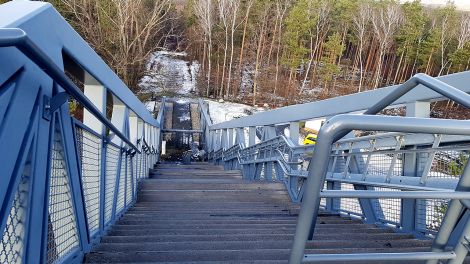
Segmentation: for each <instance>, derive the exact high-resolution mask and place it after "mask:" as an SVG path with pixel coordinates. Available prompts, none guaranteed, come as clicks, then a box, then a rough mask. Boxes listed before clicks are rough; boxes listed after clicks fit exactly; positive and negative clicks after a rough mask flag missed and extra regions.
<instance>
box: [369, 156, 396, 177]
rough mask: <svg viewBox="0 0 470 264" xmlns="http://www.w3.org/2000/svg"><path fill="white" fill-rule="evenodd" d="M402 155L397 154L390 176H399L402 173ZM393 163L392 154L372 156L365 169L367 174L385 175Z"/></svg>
mask: <svg viewBox="0 0 470 264" xmlns="http://www.w3.org/2000/svg"><path fill="white" fill-rule="evenodd" d="M402 156H403V154H401V153H400V154H398V157H397V160H396V161H395V164H394V165H393V168H392V174H391V176H400V175H402V172H403V160H402ZM392 162H393V154H381V153H377V154H372V155H371V157H370V161H369V166H368V167H367V174H371V175H387V174H388V172H389V170H390V167H391V166H392Z"/></svg>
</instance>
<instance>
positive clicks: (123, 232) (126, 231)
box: [108, 226, 393, 236]
mask: <svg viewBox="0 0 470 264" xmlns="http://www.w3.org/2000/svg"><path fill="white" fill-rule="evenodd" d="M234 233H236V234H294V233H295V228H275V227H273V228H262V229H236V230H234V229H192V228H189V229H165V228H147V229H142V227H139V228H135V229H132V228H131V226H128V227H126V228H122V229H111V230H110V231H109V233H108V235H110V236H135V235H139V236H142V235H152V236H156V235H213V234H220V235H229V234H234ZM332 233H335V234H342V235H343V236H348V235H351V234H356V233H366V234H372V233H387V230H382V229H378V228H374V227H370V228H367V227H364V228H354V229H351V228H343V229H338V228H322V229H318V230H315V235H317V234H332ZM388 233H393V230H389V231H388Z"/></svg>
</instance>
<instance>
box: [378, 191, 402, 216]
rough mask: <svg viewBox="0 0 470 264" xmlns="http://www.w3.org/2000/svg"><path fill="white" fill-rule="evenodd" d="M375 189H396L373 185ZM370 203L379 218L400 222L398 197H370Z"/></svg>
mask: <svg viewBox="0 0 470 264" xmlns="http://www.w3.org/2000/svg"><path fill="white" fill-rule="evenodd" d="M374 190H375V191H379V192H380V191H397V192H399V191H400V190H397V189H390V188H382V187H374ZM372 205H373V207H374V210H375V213H376V215H377V218H378V219H379V220H382V221H385V222H388V223H393V224H400V215H401V200H400V199H372Z"/></svg>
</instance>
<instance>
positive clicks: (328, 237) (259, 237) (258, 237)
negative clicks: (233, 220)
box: [101, 233, 413, 243]
mask: <svg viewBox="0 0 470 264" xmlns="http://www.w3.org/2000/svg"><path fill="white" fill-rule="evenodd" d="M344 238H345V237H344V234H328V233H325V234H316V235H315V240H321V241H332V240H341V239H344ZM412 238H413V235H410V234H398V233H372V234H369V233H368V234H364V233H356V234H354V235H350V236H349V237H348V239H357V240H383V239H386V240H401V239H412ZM292 239H294V234H281V235H279V234H264V235H263V234H228V235H219V234H215V235H178V236H174V235H160V236H150V235H148V236H145V235H143V236H139V235H135V236H105V237H104V238H103V239H102V240H101V242H103V243H141V242H148V241H152V242H181V241H214V242H215V241H272V240H290V241H292Z"/></svg>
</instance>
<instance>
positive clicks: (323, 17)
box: [300, 1, 331, 93]
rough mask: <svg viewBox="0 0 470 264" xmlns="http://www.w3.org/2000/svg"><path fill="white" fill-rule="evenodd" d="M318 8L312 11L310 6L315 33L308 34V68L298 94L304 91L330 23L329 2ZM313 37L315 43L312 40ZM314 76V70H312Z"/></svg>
mask: <svg viewBox="0 0 470 264" xmlns="http://www.w3.org/2000/svg"><path fill="white" fill-rule="evenodd" d="M319 4H320V6H319V7H318V9H314V6H311V9H312V10H309V11H311V12H315V13H316V15H315V16H316V17H315V16H314V17H315V18H316V22H315V32H312V33H311V34H310V36H311V37H310V59H309V61H308V66H307V69H306V71H305V76H304V80H303V82H302V86H301V87H300V93H302V91H303V90H304V89H305V84H306V83H307V78H308V75H309V73H310V69H311V67H312V63H313V60H314V59H315V57H318V50H319V48H320V43H322V42H323V40H324V38H325V36H326V33H327V32H328V24H329V22H330V12H331V2H330V1H320V3H319ZM313 36H315V41H314V40H313ZM313 73H314V74H315V69H314V70H313Z"/></svg>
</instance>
